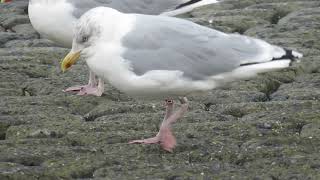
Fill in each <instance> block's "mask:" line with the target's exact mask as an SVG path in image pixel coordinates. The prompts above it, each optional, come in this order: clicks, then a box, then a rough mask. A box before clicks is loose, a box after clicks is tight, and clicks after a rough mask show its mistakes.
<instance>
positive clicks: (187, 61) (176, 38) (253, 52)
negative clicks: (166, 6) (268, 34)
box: [122, 15, 273, 80]
mask: <svg viewBox="0 0 320 180" xmlns="http://www.w3.org/2000/svg"><path fill="white" fill-rule="evenodd" d="M136 16H137V22H136V25H135V28H134V29H133V30H132V31H131V32H130V33H128V34H127V35H126V36H125V37H124V38H123V40H122V43H123V46H125V47H126V48H127V50H126V51H125V52H124V54H123V58H124V59H126V60H128V62H129V63H130V64H131V66H132V70H133V72H135V73H136V74H138V75H142V74H144V73H146V72H148V71H151V70H179V71H182V72H183V73H184V76H185V77H187V78H191V79H193V80H200V79H205V78H207V77H208V76H213V75H217V74H219V73H224V72H230V71H232V70H234V69H235V68H237V67H239V66H240V65H241V64H242V63H253V62H260V61H267V60H271V59H272V58H271V56H272V54H268V53H264V52H265V49H264V48H263V46H261V44H260V43H262V44H263V45H264V46H265V47H272V48H273V46H272V45H269V44H268V43H266V42H264V41H261V40H257V39H253V38H249V37H246V36H241V35H227V34H225V33H222V32H219V31H216V30H213V29H209V28H206V27H203V26H200V25H197V24H195V23H192V22H189V21H185V20H181V19H176V18H167V17H160V16H156V17H152V16H143V15H136ZM154 18H156V19H154ZM272 48H271V49H272ZM261 54H266V56H265V55H263V56H261ZM267 56H270V57H267ZM265 58H271V59H265Z"/></svg>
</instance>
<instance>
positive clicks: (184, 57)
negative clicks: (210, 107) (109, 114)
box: [62, 7, 302, 151]
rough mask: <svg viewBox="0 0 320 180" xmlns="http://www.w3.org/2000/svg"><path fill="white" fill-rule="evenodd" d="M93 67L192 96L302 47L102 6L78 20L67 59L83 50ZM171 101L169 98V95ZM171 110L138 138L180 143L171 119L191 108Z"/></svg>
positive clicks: (136, 88)
mask: <svg viewBox="0 0 320 180" xmlns="http://www.w3.org/2000/svg"><path fill="white" fill-rule="evenodd" d="M79 54H81V55H83V56H84V57H85V59H86V62H87V64H88V66H89V68H90V69H91V70H92V71H93V72H94V73H95V74H97V75H98V76H100V77H103V78H105V79H106V80H108V81H109V82H110V83H111V84H112V85H113V86H115V87H116V88H118V89H119V90H121V91H123V92H125V93H127V94H130V95H131V96H135V97H142V98H152V99H158V98H165V99H168V98H169V99H170V98H174V97H177V96H182V97H184V96H187V95H188V94H191V93H199V92H204V91H208V90H211V89H213V88H216V87H218V86H221V85H223V84H225V83H228V82H231V81H235V80H239V79H244V78H249V77H252V76H255V75H257V74H258V73H261V72H267V71H271V70H275V69H282V68H286V67H289V66H290V65H291V62H292V61H294V60H295V59H297V58H301V57H302V54H300V53H298V52H295V51H291V50H286V49H283V48H281V47H278V46H275V45H271V44H269V43H267V42H265V41H263V40H259V39H255V38H251V37H247V36H242V35H237V34H226V33H223V32H219V31H216V30H213V29H209V28H206V27H203V26H200V25H197V24H195V23H192V22H189V21H185V20H182V19H178V18H172V17H165V16H151V15H141V14H123V13H120V12H118V11H116V10H114V9H111V8H105V7H99V8H95V9H92V10H90V11H89V12H87V13H86V14H84V15H83V16H82V17H81V18H80V20H79V21H78V23H77V26H76V32H75V37H74V39H73V46H72V50H71V52H70V53H69V55H68V56H67V57H66V58H65V59H64V61H63V62H62V69H63V70H66V69H67V68H69V67H70V66H71V65H72V64H73V63H74V62H75V60H76V59H77V58H78V55H79ZM170 102H171V101H170ZM181 102H182V104H183V106H182V108H181V109H179V110H178V111H177V112H176V113H174V114H172V113H171V114H170V113H169V112H172V104H170V103H169V104H167V115H168V114H169V115H168V116H167V118H165V120H164V122H163V124H162V125H161V128H160V131H159V133H158V135H157V136H156V137H154V138H151V139H147V140H138V141H133V142H134V143H159V142H160V143H161V144H162V146H163V148H164V149H166V150H169V151H171V150H172V148H173V147H174V145H175V140H174V137H173V135H172V133H171V131H170V125H171V124H172V123H173V122H175V121H176V120H177V119H178V118H179V117H181V116H182V114H183V113H184V112H185V111H186V108H187V104H188V103H187V100H186V98H183V99H181Z"/></svg>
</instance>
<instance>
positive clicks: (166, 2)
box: [67, 0, 189, 18]
mask: <svg viewBox="0 0 320 180" xmlns="http://www.w3.org/2000/svg"><path fill="white" fill-rule="evenodd" d="M67 1H68V2H69V3H71V4H72V5H73V6H74V7H75V9H74V12H73V15H74V16H75V17H77V18H79V17H80V16H81V15H82V14H84V13H85V12H86V11H88V10H89V9H92V8H94V7H98V6H106V7H111V8H114V9H116V10H118V11H121V12H123V13H139V14H153V15H157V14H161V13H163V12H165V11H169V10H172V9H175V8H176V7H178V6H179V5H181V4H184V3H186V2H188V1H189V0H91V1H88V0H67Z"/></svg>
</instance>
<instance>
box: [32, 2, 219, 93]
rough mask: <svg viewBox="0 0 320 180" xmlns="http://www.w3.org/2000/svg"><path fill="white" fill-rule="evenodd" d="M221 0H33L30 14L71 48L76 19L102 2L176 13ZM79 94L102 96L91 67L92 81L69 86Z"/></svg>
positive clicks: (41, 28)
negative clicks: (82, 84)
mask: <svg viewBox="0 0 320 180" xmlns="http://www.w3.org/2000/svg"><path fill="white" fill-rule="evenodd" d="M217 2H218V1H217V0H91V1H88V0H30V1H29V7H28V11H29V18H30V21H31V24H32V25H33V27H34V28H35V29H36V30H37V31H38V32H39V33H40V34H41V35H42V36H43V37H45V38H47V39H50V40H52V41H54V42H56V43H57V44H59V45H60V46H63V47H67V48H71V45H72V37H73V27H74V24H75V21H76V20H77V19H78V18H79V17H80V16H81V15H82V14H83V13H85V12H86V11H88V10H89V9H91V8H94V7H98V6H107V7H112V8H114V9H117V10H119V11H121V12H124V13H140V14H154V15H158V14H161V13H163V15H166V16H173V15H177V14H180V13H185V12H188V11H190V10H192V9H194V8H196V7H200V6H203V5H207V4H213V3H217ZM65 91H76V92H78V95H86V94H91V95H96V96H101V95H102V93H103V91H104V82H103V80H102V79H101V78H98V82H97V81H96V76H95V74H94V73H93V72H92V71H90V75H89V83H88V84H87V85H84V86H76V87H71V88H67V89H66V90H65Z"/></svg>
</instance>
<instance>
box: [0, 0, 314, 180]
mask: <svg viewBox="0 0 320 180" xmlns="http://www.w3.org/2000/svg"><path fill="white" fill-rule="evenodd" d="M27 3H28V2H27V1H26V0H20V1H18V0H17V1H14V2H13V3H9V4H0V179H1V180H2V179H3V180H5V179H170V180H171V179H172V180H178V179H257V180H259V179H270V180H277V179H299V180H300V179H311V180H313V179H315V180H316V179H320V173H319V172H320V102H319V100H320V70H319V69H320V1H318V0H225V1H224V2H222V3H220V4H216V5H210V6H207V7H203V8H199V9H196V10H194V11H193V12H191V13H188V14H185V15H182V16H181V18H186V19H189V20H192V21H194V22H196V23H199V24H202V25H205V26H208V27H210V28H215V29H219V30H221V31H224V32H237V33H240V34H246V35H249V36H254V37H258V38H261V39H264V40H266V41H268V42H270V43H274V44H277V45H280V46H284V47H287V48H291V49H294V50H298V51H300V52H302V53H303V54H304V58H303V59H302V62H301V63H300V64H295V65H294V66H293V67H291V68H289V69H285V70H281V71H277V72H271V73H265V74H261V75H259V76H258V77H256V78H253V79H250V80H246V81H239V82H234V83H232V84H229V85H227V86H225V87H221V88H219V89H215V90H212V91H211V92H209V93H208V94H203V95H200V96H191V97H189V99H190V101H191V102H190V104H191V107H190V112H189V113H187V114H186V115H185V117H184V118H183V119H181V120H180V121H179V122H178V123H176V124H175V125H174V132H175V135H176V136H177V141H178V145H177V148H176V149H175V150H174V152H173V153H166V152H164V151H163V150H161V149H160V147H159V146H158V145H129V144H128V143H127V142H128V141H129V140H132V139H136V138H142V137H149V136H153V135H155V133H156V132H157V130H158V125H159V123H160V122H161V120H162V117H163V114H164V104H163V102H157V101H155V102H151V101H141V100H135V99H132V98H131V97H129V96H127V95H125V94H123V93H121V92H119V91H117V90H116V89H115V88H113V87H112V86H110V85H108V86H107V87H106V91H105V94H104V95H103V96H102V97H93V96H86V97H80V96H76V95H74V94H68V93H64V92H62V89H65V88H66V87H69V86H72V85H78V84H85V83H87V78H88V74H87V73H88V71H87V66H86V65H85V63H84V61H81V62H79V63H78V64H77V65H75V66H74V67H73V68H72V69H71V70H70V71H68V72H67V73H61V72H60V69H59V62H60V60H61V58H63V57H64V55H65V54H66V53H67V52H68V51H69V50H68V49H64V48H61V47H58V46H56V45H55V44H54V43H53V42H51V41H49V40H46V39H41V37H40V36H39V35H38V34H37V33H36V32H35V30H34V29H33V28H32V26H31V25H30V22H29V19H28V16H27Z"/></svg>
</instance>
